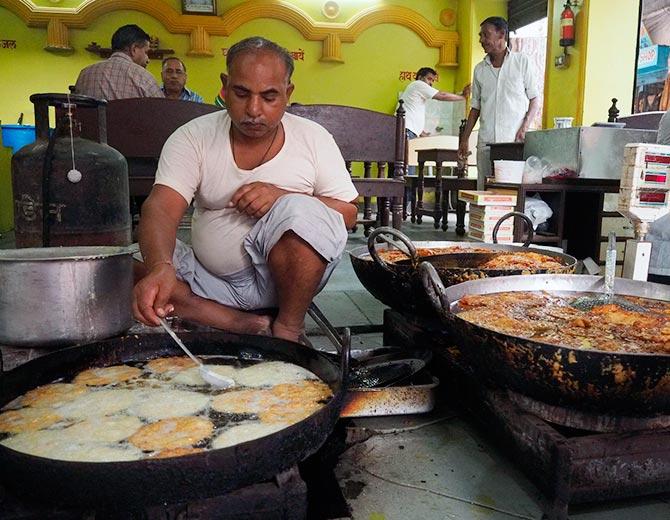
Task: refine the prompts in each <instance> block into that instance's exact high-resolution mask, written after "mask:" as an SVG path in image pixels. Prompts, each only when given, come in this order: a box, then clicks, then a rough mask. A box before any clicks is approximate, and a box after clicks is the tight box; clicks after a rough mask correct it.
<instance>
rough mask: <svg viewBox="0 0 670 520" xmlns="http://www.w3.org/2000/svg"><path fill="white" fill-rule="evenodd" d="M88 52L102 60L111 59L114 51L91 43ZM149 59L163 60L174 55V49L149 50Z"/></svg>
mask: <svg viewBox="0 0 670 520" xmlns="http://www.w3.org/2000/svg"><path fill="white" fill-rule="evenodd" d="M86 50H87V51H88V52H92V53H93V54H97V55H98V56H100V57H101V58H105V59H107V58H109V57H110V56H111V55H112V49H110V48H108V47H100V45H98V44H97V43H96V42H91V43H90V44H89V45H87V46H86ZM148 54H149V58H150V59H152V60H162V59H163V58H164V57H165V56H166V55H168V54H174V50H172V49H149V53H148Z"/></svg>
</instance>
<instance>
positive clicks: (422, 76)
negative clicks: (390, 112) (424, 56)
mask: <svg viewBox="0 0 670 520" xmlns="http://www.w3.org/2000/svg"><path fill="white" fill-rule="evenodd" d="M436 79H437V72H435V70H433V69H431V68H430V67H421V68H420V69H419V70H418V71H417V73H416V79H415V80H414V81H412V82H411V83H410V84H409V85H407V88H406V89H405V91H404V92H403V93H402V95H401V96H400V99H402V100H403V102H404V103H403V107H404V108H405V129H406V131H407V137H408V138H409V139H414V138H415V137H423V136H425V135H428V134H426V133H425V132H424V130H423V127H424V124H425V122H426V101H428V100H429V99H437V100H438V101H463V100H465V96H467V95H468V93H469V92H470V85H466V87H465V88H464V89H463V93H462V94H452V93H451V92H441V91H439V90H437V89H436V88H434V87H433V83H435V80H436Z"/></svg>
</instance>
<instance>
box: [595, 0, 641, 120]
mask: <svg viewBox="0 0 670 520" xmlns="http://www.w3.org/2000/svg"><path fill="white" fill-rule="evenodd" d="M588 18H589V24H588V32H589V34H588V39H587V49H586V56H587V58H586V74H585V79H586V81H585V84H584V113H583V116H582V121H583V123H584V124H585V125H590V124H592V123H594V122H596V121H607V109H608V108H609V107H610V106H611V104H612V103H611V101H612V98H617V99H618V100H619V101H618V102H617V107H619V111H620V114H619V115H621V116H623V115H629V114H630V113H631V108H632V104H633V91H634V88H635V56H636V49H637V32H638V2H636V1H635V0H589V13H588ZM614 34H616V37H613V35H614Z"/></svg>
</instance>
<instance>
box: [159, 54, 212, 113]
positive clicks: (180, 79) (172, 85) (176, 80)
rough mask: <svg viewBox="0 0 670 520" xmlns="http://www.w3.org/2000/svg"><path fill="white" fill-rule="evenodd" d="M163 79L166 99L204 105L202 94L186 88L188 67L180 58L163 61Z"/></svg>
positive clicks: (162, 88)
mask: <svg viewBox="0 0 670 520" xmlns="http://www.w3.org/2000/svg"><path fill="white" fill-rule="evenodd" d="M161 78H162V79H163V86H162V87H161V90H162V91H163V94H165V97H166V98H168V99H181V100H182V101H193V102H194V103H204V101H203V100H202V96H201V95H200V94H198V93H197V92H194V91H193V90H189V89H187V88H186V78H188V76H187V75H186V65H184V62H183V61H181V60H180V59H179V58H175V57H170V58H165V59H164V60H163V67H162V69H161Z"/></svg>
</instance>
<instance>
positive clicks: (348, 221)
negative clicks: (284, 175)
mask: <svg viewBox="0 0 670 520" xmlns="http://www.w3.org/2000/svg"><path fill="white" fill-rule="evenodd" d="M289 193H294V192H291V191H288V190H284V189H282V188H279V187H277V186H274V185H273V184H269V183H266V182H250V183H249V184H245V185H244V186H241V187H240V188H239V189H238V190H237V191H236V192H235V193H234V194H233V196H232V198H231V199H230V204H229V206H230V207H234V208H236V209H237V211H239V212H241V213H246V214H247V215H249V216H250V217H255V218H261V217H262V216H263V215H265V214H266V213H267V212H268V211H270V208H271V207H272V206H273V205H274V203H275V202H276V201H277V199H278V198H279V197H281V196H282V195H288V194H289ZM316 198H318V199H319V200H320V201H321V202H323V203H324V204H325V205H326V206H328V207H329V208H332V209H334V210H335V211H337V212H338V213H341V214H342V216H343V217H344V223H345V225H346V226H347V229H351V228H352V227H354V225H355V224H356V216H357V214H358V209H357V207H356V206H355V205H354V203H353V202H343V201H341V200H337V199H333V198H331V197H321V196H317V197H316Z"/></svg>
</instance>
